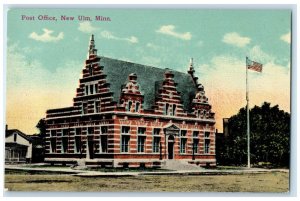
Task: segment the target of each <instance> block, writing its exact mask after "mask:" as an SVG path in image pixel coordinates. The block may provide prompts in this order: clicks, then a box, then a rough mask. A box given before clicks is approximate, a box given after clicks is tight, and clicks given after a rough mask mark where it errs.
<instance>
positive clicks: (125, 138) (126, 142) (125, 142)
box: [121, 135, 130, 152]
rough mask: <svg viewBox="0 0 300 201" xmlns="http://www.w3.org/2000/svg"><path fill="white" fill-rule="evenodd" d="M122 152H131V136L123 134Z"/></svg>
mask: <svg viewBox="0 0 300 201" xmlns="http://www.w3.org/2000/svg"><path fill="white" fill-rule="evenodd" d="M121 138H122V139H121V152H129V140H130V136H128V135H123V136H121Z"/></svg>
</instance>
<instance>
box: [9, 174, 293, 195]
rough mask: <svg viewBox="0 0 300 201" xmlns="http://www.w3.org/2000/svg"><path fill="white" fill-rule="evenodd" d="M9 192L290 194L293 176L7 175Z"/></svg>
mask: <svg viewBox="0 0 300 201" xmlns="http://www.w3.org/2000/svg"><path fill="white" fill-rule="evenodd" d="M5 188H8V190H9V191H64V192H288V191H289V174H288V173H284V172H270V173H260V174H253V173H251V174H240V175H201V176H180V175H172V176H170V175H168V176H166V175H154V176H153V175H151V176H137V177H114V178H108V177H95V178H82V177H77V176H72V175H65V174H52V175H51V174H30V176H29V173H26V172H23V173H22V174H20V173H17V172H7V173H6V175H5Z"/></svg>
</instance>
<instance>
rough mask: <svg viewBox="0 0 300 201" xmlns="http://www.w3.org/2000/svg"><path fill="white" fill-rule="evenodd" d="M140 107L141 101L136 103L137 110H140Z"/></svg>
mask: <svg viewBox="0 0 300 201" xmlns="http://www.w3.org/2000/svg"><path fill="white" fill-rule="evenodd" d="M139 109H140V103H139V102H136V103H135V111H136V112H139Z"/></svg>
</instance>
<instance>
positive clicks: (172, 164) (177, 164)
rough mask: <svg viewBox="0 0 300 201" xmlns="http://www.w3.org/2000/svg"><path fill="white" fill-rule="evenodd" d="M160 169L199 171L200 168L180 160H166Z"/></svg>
mask: <svg viewBox="0 0 300 201" xmlns="http://www.w3.org/2000/svg"><path fill="white" fill-rule="evenodd" d="M162 169H168V170H201V169H203V168H201V167H200V166H197V165H194V164H190V163H188V162H187V161H181V160H166V161H165V164H164V165H163V166H162Z"/></svg>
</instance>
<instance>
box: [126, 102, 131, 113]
mask: <svg viewBox="0 0 300 201" xmlns="http://www.w3.org/2000/svg"><path fill="white" fill-rule="evenodd" d="M131 106H132V102H131V101H129V102H128V107H127V111H130V109H131Z"/></svg>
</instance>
